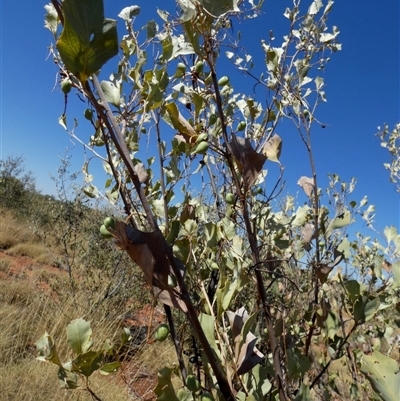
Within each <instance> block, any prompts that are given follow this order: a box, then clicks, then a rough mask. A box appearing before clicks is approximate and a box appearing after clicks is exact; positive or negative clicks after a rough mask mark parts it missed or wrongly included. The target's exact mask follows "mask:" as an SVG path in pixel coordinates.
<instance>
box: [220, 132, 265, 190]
mask: <svg viewBox="0 0 400 401" xmlns="http://www.w3.org/2000/svg"><path fill="white" fill-rule="evenodd" d="M227 148H228V150H229V151H230V152H231V154H232V156H233V157H234V158H235V159H236V161H237V162H238V168H239V170H240V172H241V174H242V178H243V183H244V192H245V193H246V192H247V191H248V189H249V188H250V187H251V186H252V185H253V184H254V183H255V182H256V180H257V177H258V175H259V174H260V172H261V170H262V168H263V166H264V163H265V161H266V160H267V158H266V156H264V155H263V154H261V153H257V152H256V151H255V150H254V149H253V147H252V146H251V143H250V140H249V139H247V138H241V137H237V136H233V137H232V140H231V141H230V142H229V143H228V144H227Z"/></svg>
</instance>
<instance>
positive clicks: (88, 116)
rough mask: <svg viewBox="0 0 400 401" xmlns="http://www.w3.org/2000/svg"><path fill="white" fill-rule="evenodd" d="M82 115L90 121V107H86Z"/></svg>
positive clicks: (91, 115)
mask: <svg viewBox="0 0 400 401" xmlns="http://www.w3.org/2000/svg"><path fill="white" fill-rule="evenodd" d="M84 116H85V118H86V120H89V121H92V118H93V111H92V110H91V109H86V110H85V113H84Z"/></svg>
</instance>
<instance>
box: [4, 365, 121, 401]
mask: <svg viewBox="0 0 400 401" xmlns="http://www.w3.org/2000/svg"><path fill="white" fill-rule="evenodd" d="M90 386H91V389H92V390H93V391H94V392H95V393H96V395H97V396H99V397H100V398H101V399H102V400H104V401H107V400H112V401H126V400H128V394H127V390H126V389H124V387H123V386H121V384H120V382H119V381H118V379H117V377H112V378H108V377H107V378H105V377H101V376H100V375H96V374H94V375H93V377H92V378H91V381H90ZM0 388H1V399H2V401H15V400H21V401H37V400H53V401H58V400H60V401H61V400H63V401H75V400H76V401H78V400H79V401H93V398H92V397H91V396H90V395H89V394H88V393H87V392H86V391H83V390H65V389H62V388H61V387H60V382H59V381H58V378H57V367H56V366H55V365H51V364H48V363H45V362H38V361H35V360H24V361H21V362H20V363H18V364H14V365H12V366H9V367H7V368H4V367H3V368H2V367H0Z"/></svg>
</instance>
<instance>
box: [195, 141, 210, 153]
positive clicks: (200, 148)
mask: <svg viewBox="0 0 400 401" xmlns="http://www.w3.org/2000/svg"><path fill="white" fill-rule="evenodd" d="M207 150H208V143H207V142H200V143H199V144H198V145H197V146H196V149H195V150H194V151H193V154H195V155H196V154H200V155H203V154H204V153H206V152H207Z"/></svg>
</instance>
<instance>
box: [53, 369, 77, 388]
mask: <svg viewBox="0 0 400 401" xmlns="http://www.w3.org/2000/svg"><path fill="white" fill-rule="evenodd" d="M57 376H58V379H59V380H60V382H61V383H60V384H61V387H62V388H67V389H70V390H72V389H75V388H77V387H78V375H77V374H75V373H71V372H69V371H67V370H66V369H65V368H64V367H63V366H60V369H58V373H57Z"/></svg>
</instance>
